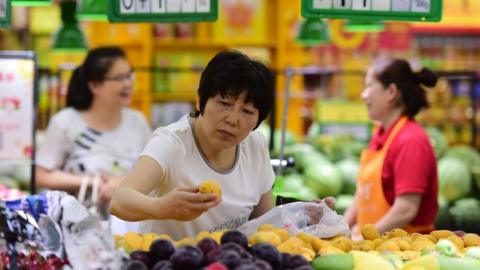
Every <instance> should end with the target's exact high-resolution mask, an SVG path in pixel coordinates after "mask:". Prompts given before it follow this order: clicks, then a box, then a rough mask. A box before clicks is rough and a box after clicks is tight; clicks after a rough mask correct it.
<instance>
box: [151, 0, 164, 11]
mask: <svg viewBox="0 0 480 270" xmlns="http://www.w3.org/2000/svg"><path fill="white" fill-rule="evenodd" d="M165 1H166V0H152V13H165Z"/></svg>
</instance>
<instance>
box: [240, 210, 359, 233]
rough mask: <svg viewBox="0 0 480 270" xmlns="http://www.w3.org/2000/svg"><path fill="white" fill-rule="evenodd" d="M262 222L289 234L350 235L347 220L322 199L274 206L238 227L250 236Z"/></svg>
mask: <svg viewBox="0 0 480 270" xmlns="http://www.w3.org/2000/svg"><path fill="white" fill-rule="evenodd" d="M262 224H271V225H273V226H275V227H279V228H284V229H286V230H287V231H288V232H289V234H290V235H297V233H299V232H305V233H308V234H311V235H315V236H317V237H320V238H329V237H333V236H336V235H345V236H347V237H350V229H349V227H348V224H347V221H346V220H345V218H344V217H343V216H341V215H338V214H337V213H336V212H335V211H334V210H332V209H331V208H330V207H328V205H327V204H326V203H325V202H324V201H322V202H320V203H316V202H294V203H288V204H284V205H280V206H276V207H274V208H273V209H272V210H270V211H268V212H267V213H265V214H264V215H262V216H260V217H258V218H256V219H253V220H250V221H249V222H247V223H245V224H243V225H242V226H240V227H239V228H238V230H239V231H241V232H243V233H244V234H246V235H248V236H250V235H252V234H254V233H255V232H257V228H258V227H259V226H260V225H262Z"/></svg>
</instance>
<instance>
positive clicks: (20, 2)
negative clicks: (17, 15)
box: [12, 0, 52, 7]
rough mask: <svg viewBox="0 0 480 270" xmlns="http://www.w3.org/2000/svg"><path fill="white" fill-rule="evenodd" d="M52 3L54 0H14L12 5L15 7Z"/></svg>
mask: <svg viewBox="0 0 480 270" xmlns="http://www.w3.org/2000/svg"><path fill="white" fill-rule="evenodd" d="M51 4H52V0H12V6H14V7H27V6H28V7H42V6H50V5H51Z"/></svg>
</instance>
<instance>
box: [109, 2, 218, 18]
mask: <svg viewBox="0 0 480 270" xmlns="http://www.w3.org/2000/svg"><path fill="white" fill-rule="evenodd" d="M217 10H218V0H108V20H109V21H110V22H201V21H215V20H216V19H217V13H218V11H217Z"/></svg>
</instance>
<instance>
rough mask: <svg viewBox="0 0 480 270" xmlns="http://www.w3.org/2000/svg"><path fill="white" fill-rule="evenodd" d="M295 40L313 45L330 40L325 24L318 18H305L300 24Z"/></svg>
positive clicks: (306, 44)
mask: <svg viewBox="0 0 480 270" xmlns="http://www.w3.org/2000/svg"><path fill="white" fill-rule="evenodd" d="M296 40H297V41H298V42H299V43H302V44H303V45H305V46H315V45H321V44H326V43H329V42H330V34H329V31H328V27H327V24H325V22H324V21H323V20H322V19H320V18H307V19H306V20H303V21H302V24H301V25H300V28H299V31H298V35H297V37H296Z"/></svg>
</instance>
